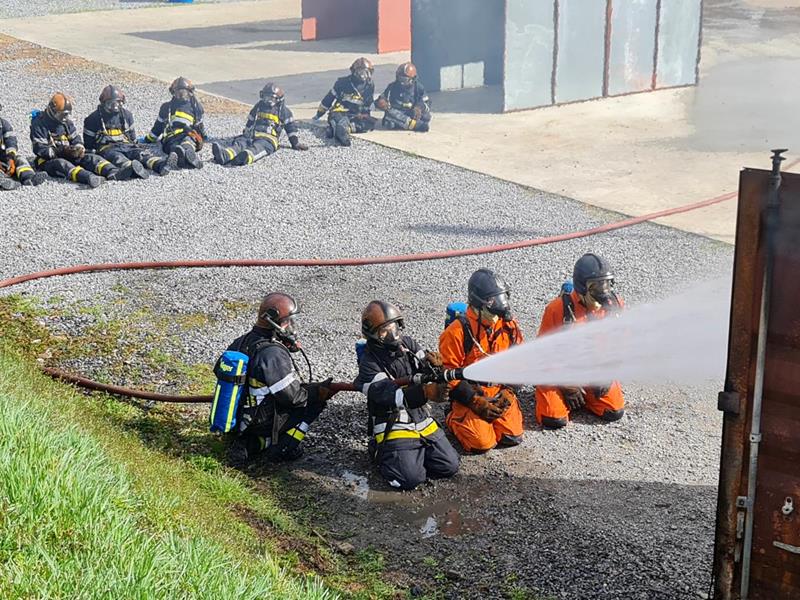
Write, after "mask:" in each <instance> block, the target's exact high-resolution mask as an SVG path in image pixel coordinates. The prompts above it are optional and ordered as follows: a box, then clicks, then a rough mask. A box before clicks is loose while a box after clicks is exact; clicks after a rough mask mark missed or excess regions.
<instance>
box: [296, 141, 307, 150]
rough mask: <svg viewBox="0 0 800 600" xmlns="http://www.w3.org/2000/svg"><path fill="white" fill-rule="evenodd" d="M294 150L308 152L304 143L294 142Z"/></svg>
mask: <svg viewBox="0 0 800 600" xmlns="http://www.w3.org/2000/svg"><path fill="white" fill-rule="evenodd" d="M292 150H308V146H307V145H305V144H304V143H303V142H294V143H292Z"/></svg>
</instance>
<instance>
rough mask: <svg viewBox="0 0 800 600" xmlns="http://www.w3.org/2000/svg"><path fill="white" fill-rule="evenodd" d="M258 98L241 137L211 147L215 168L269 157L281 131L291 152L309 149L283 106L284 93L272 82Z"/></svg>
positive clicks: (244, 163)
mask: <svg viewBox="0 0 800 600" xmlns="http://www.w3.org/2000/svg"><path fill="white" fill-rule="evenodd" d="M259 96H260V98H261V100H259V101H258V102H257V103H256V105H255V106H253V109H252V110H251V111H250V115H249V116H248V117H247V123H246V124H245V126H244V131H243V132H242V135H240V136H237V137H235V138H233V139H232V140H230V142H228V143H227V144H225V145H223V144H219V143H217V142H214V143H213V144H211V150H212V151H213V153H214V162H215V163H217V164H218V165H226V164H231V165H235V166H241V165H251V164H253V163H254V162H257V161H259V160H261V159H262V158H264V157H266V156H269V155H270V154H272V153H273V152H275V151H276V150H277V149H278V140H279V138H280V136H281V131H283V130H284V129H285V130H286V135H287V136H289V143H290V144H291V145H292V148H293V149H294V150H308V146H306V145H305V144H303V143H301V142H300V137H299V136H298V134H297V132H298V128H297V123H296V122H295V120H294V115H293V114H292V111H291V109H289V107H288V106H286V95H285V94H284V91H283V90H282V89H281V88H279V87H278V86H277V85H275V84H274V83H268V84H267V85H265V86H264V88H263V89H262V90H261V92H260V93H259Z"/></svg>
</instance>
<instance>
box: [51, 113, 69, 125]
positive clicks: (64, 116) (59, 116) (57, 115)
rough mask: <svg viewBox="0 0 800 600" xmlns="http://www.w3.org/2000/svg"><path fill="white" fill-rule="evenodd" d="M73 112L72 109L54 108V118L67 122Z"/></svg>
mask: <svg viewBox="0 0 800 600" xmlns="http://www.w3.org/2000/svg"><path fill="white" fill-rule="evenodd" d="M71 114H72V111H71V110H54V111H53V118H54V119H55V120H56V121H59V122H60V123H63V122H65V121H66V120H67V119H69V117H70V115H71Z"/></svg>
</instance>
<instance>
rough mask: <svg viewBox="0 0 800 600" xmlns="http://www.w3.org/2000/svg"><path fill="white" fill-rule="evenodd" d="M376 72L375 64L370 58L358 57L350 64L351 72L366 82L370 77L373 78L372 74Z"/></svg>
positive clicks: (359, 79)
mask: <svg viewBox="0 0 800 600" xmlns="http://www.w3.org/2000/svg"><path fill="white" fill-rule="evenodd" d="M374 72H375V65H373V64H372V61H371V60H370V59H368V58H364V57H363V56H362V57H361V58H357V59H356V60H355V61H353V64H352V65H350V73H351V74H352V75H353V77H355V78H356V79H357V80H358V81H361V82H364V83H366V82H367V81H369V80H370V79H372V74H373V73H374Z"/></svg>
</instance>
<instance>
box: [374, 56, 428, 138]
mask: <svg viewBox="0 0 800 600" xmlns="http://www.w3.org/2000/svg"><path fill="white" fill-rule="evenodd" d="M430 102H431V101H430V98H429V97H428V94H426V93H425V88H424V87H422V84H421V83H420V82H419V80H418V79H417V67H415V66H414V63H411V62H407V63H403V64H402V65H400V66H399V67H397V72H396V73H395V81H394V82H392V83H390V84H389V85H388V86H387V88H386V91H384V92H383V94H381V95H380V96H378V99H377V100H376V101H375V106H376V107H377V108H379V109H380V110H383V111H385V112H384V115H383V127H384V128H385V129H405V130H408V131H418V132H425V131H429V130H430V122H431V103H430Z"/></svg>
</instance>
